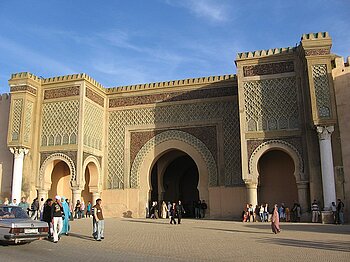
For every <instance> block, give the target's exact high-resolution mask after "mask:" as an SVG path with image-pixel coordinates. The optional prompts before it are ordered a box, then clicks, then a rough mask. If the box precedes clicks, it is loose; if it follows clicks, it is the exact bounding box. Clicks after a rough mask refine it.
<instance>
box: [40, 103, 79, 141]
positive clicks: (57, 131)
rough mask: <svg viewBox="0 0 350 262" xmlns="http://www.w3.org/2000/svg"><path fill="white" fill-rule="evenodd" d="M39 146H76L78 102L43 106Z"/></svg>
mask: <svg viewBox="0 0 350 262" xmlns="http://www.w3.org/2000/svg"><path fill="white" fill-rule="evenodd" d="M42 110H43V114H42V117H43V119H42V128H41V146H54V145H63V144H76V143H77V134H78V123H79V120H78V118H79V100H68V101H60V102H52V103H44V104H43V109H42Z"/></svg>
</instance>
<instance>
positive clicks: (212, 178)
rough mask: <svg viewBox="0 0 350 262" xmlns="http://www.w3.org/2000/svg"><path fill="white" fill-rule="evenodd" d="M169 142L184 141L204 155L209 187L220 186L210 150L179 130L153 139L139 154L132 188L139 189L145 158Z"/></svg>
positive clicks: (132, 173) (131, 182)
mask: <svg viewBox="0 0 350 262" xmlns="http://www.w3.org/2000/svg"><path fill="white" fill-rule="evenodd" d="M167 140H179V141H183V142H185V143H187V144H189V145H191V146H193V147H194V148H196V150H197V151H198V152H199V153H200V154H201V155H202V157H203V159H204V161H205V162H206V164H207V169H208V173H209V174H208V175H209V186H217V185H218V175H217V166H216V163H215V160H214V158H213V156H212V154H211V153H210V151H209V150H208V148H207V147H206V146H205V145H204V144H203V142H201V141H200V140H199V139H197V138H196V137H194V136H192V135H190V134H189V133H186V132H182V131H179V130H169V131H164V132H162V133H160V134H158V135H156V136H155V137H153V138H152V139H150V140H149V141H148V142H147V143H146V144H145V145H144V146H143V147H142V148H141V150H140V151H139V152H138V153H137V155H136V158H135V161H134V162H133V164H132V167H131V174H130V187H131V188H138V187H139V180H140V174H139V171H140V166H141V164H142V162H143V160H144V157H145V156H146V155H147V154H148V153H149V152H150V151H151V150H152V149H154V148H155V147H156V146H157V145H159V144H161V143H163V142H165V141H167Z"/></svg>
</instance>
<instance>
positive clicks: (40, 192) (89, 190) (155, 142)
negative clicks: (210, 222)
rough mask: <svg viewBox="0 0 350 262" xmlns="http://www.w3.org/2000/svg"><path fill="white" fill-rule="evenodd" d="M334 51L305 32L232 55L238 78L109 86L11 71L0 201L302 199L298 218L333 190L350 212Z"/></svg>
mask: <svg viewBox="0 0 350 262" xmlns="http://www.w3.org/2000/svg"><path fill="white" fill-rule="evenodd" d="M331 45H332V40H331V38H330V36H329V35H328V33H326V32H321V33H315V34H304V35H303V36H302V38H301V42H300V45H299V46H297V47H291V48H276V49H270V50H261V51H254V52H246V53H239V54H238V55H237V58H236V65H237V75H223V76H210V77H203V78H194V79H184V80H174V81H166V82H159V83H150V84H140V85H132V86H122V87H114V88H105V87H103V86H102V85H101V84H100V83H98V82H96V81H95V80H94V79H92V78H91V77H90V76H88V75H86V74H77V75H68V76H59V77H53V78H39V77H37V76H35V75H33V74H31V73H17V74H13V75H12V76H11V79H10V80H9V85H10V88H11V94H10V99H9V98H8V96H7V95H3V96H2V100H1V101H0V106H1V116H0V118H1V119H0V122H1V125H0V127H1V135H0V136H1V137H0V156H1V159H0V179H1V180H0V185H1V197H12V198H17V199H20V197H21V196H28V197H29V198H30V199H33V198H34V197H36V196H38V197H39V198H41V197H43V198H47V197H53V196H55V195H56V194H59V195H64V196H66V197H68V198H70V199H72V201H73V202H74V203H75V202H76V200H78V199H84V200H85V202H87V201H89V200H90V201H95V200H96V199H97V198H98V197H102V198H103V205H104V210H105V213H106V214H108V215H109V216H123V215H125V214H128V216H132V217H145V216H146V207H147V206H148V203H149V202H150V201H156V200H157V201H162V200H165V201H175V200H179V199H180V200H182V202H183V203H184V205H185V208H186V209H187V210H188V214H191V212H192V209H193V203H194V201H198V200H199V199H204V200H206V202H207V203H208V211H207V214H208V216H209V217H211V218H228V217H239V216H240V215H241V212H242V210H243V208H244V207H245V205H246V203H251V204H253V205H257V204H261V203H269V204H270V205H272V204H274V203H277V204H280V203H285V205H287V206H289V207H292V205H293V204H294V203H295V202H298V203H300V204H301V207H302V210H303V214H305V215H306V214H307V211H309V209H310V204H311V202H312V200H313V199H316V200H317V201H319V203H320V205H321V206H322V207H324V208H325V209H328V208H329V207H330V205H331V202H332V201H336V199H337V198H341V199H343V200H344V201H345V206H346V213H347V216H348V217H349V206H350V186H349V182H350V162H349V161H350V160H349V159H350V157H349V154H350V146H349V141H350V135H349V132H348V130H349V128H350V126H349V125H350V117H349V115H347V112H349V109H350V108H349V102H348V101H350V91H349V88H350V87H349V82H350V81H349V77H350V74H349V63H347V64H344V62H342V60H341V58H339V57H337V56H336V55H334V54H332V53H331ZM337 110H338V115H337ZM6 134H7V142H6V139H5V135H6ZM7 148H8V149H10V150H11V152H12V153H13V157H11V154H10V153H9V151H8V149H7ZM12 159H14V162H12ZM12 166H13V168H12ZM325 218H327V214H326V213H325Z"/></svg>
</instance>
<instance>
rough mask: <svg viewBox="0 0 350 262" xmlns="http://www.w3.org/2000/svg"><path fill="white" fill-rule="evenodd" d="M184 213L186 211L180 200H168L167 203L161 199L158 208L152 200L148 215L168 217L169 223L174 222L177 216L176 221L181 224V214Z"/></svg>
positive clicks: (154, 217) (156, 203) (155, 217)
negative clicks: (171, 201)
mask: <svg viewBox="0 0 350 262" xmlns="http://www.w3.org/2000/svg"><path fill="white" fill-rule="evenodd" d="M184 213H186V211H185V209H184V207H183V205H182V203H181V201H180V200H179V201H178V203H175V202H173V203H170V202H168V204H166V203H165V201H163V202H162V204H161V207H160V209H159V206H158V202H157V201H153V202H152V205H151V207H150V210H149V217H150V218H152V219H158V218H164V219H166V218H169V219H170V224H173V223H174V224H176V220H175V218H177V223H178V224H181V219H182V215H183V214H184Z"/></svg>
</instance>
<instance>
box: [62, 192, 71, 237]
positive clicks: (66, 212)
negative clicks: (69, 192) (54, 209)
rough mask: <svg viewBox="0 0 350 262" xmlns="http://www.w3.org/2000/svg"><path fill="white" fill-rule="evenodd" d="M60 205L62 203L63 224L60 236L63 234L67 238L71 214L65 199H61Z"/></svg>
mask: <svg viewBox="0 0 350 262" xmlns="http://www.w3.org/2000/svg"><path fill="white" fill-rule="evenodd" d="M61 203H62V209H63V215H64V216H63V218H62V220H63V221H62V222H63V224H62V230H61V234H65V235H66V236H68V233H69V230H70V225H69V219H70V216H71V213H70V210H69V205H68V203H67V202H66V198H65V197H62V199H61Z"/></svg>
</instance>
